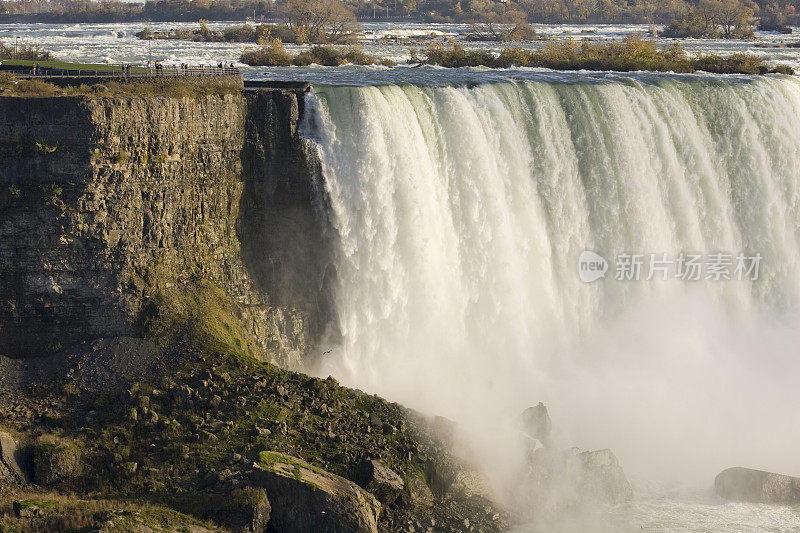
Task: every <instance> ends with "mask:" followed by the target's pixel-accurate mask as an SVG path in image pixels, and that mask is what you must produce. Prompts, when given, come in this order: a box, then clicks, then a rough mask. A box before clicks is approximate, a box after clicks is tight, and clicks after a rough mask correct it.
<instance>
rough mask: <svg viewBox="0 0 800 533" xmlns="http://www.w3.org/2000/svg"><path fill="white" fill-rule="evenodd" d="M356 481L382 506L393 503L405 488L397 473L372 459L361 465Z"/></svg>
mask: <svg viewBox="0 0 800 533" xmlns="http://www.w3.org/2000/svg"><path fill="white" fill-rule="evenodd" d="M356 481H358V484H359V485H361V486H362V487H363V488H364V489H366V490H368V491H369V492H371V493H372V494H374V495H375V497H376V498H378V500H379V501H380V502H381V503H383V504H384V505H390V504H392V503H394V502H395V501H396V500H397V498H398V496H400V494H401V493H402V492H403V488H404V487H405V484H404V483H403V478H401V477H400V475H399V474H398V473H397V472H395V471H394V470H392V469H391V468H389V467H388V466H386V465H385V464H383V463H382V462H381V461H376V460H374V459H373V460H370V461H364V462H363V463H362V464H361V467H360V468H359V472H358V479H357V480H356Z"/></svg>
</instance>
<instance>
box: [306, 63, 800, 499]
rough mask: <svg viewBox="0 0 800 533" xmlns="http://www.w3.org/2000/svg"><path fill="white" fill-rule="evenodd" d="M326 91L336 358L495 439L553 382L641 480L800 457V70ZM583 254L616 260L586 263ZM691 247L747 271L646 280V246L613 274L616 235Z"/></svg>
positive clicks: (792, 469)
mask: <svg viewBox="0 0 800 533" xmlns="http://www.w3.org/2000/svg"><path fill="white" fill-rule="evenodd" d="M307 109H308V112H307V114H306V119H307V120H306V123H305V125H304V126H303V128H304V134H305V135H306V136H307V137H310V138H312V139H314V140H315V141H316V143H317V147H318V150H319V152H320V158H321V160H322V164H323V180H324V187H325V192H326V194H327V196H328V199H327V203H328V205H329V206H330V213H329V214H328V216H329V217H330V220H331V224H332V230H333V233H334V241H335V259H334V266H335V269H336V274H337V277H336V286H335V317H334V324H332V330H334V332H335V333H334V334H332V335H331V341H330V344H331V346H330V347H332V352H331V354H330V355H328V356H326V358H325V359H324V361H323V363H322V364H323V367H322V368H321V369H320V373H322V374H325V375H327V374H328V373H332V374H334V375H336V376H337V377H340V378H341V379H342V380H343V381H344V382H345V383H346V384H350V385H355V386H359V387H361V388H364V389H367V390H369V391H371V392H377V393H381V394H383V395H386V396H388V397H389V398H390V399H393V400H397V401H400V402H403V403H406V404H408V405H410V406H412V407H417V408H421V409H423V410H425V411H427V412H432V413H437V414H444V415H446V416H450V417H452V418H455V419H458V420H460V421H462V422H464V423H465V426H467V427H469V428H471V429H470V431H471V432H472V435H473V436H474V437H475V438H476V439H477V440H479V441H480V440H483V444H486V445H487V446H488V447H489V448H491V447H492V446H495V447H496V446H502V445H503V444H504V443H507V440H508V439H507V437H506V436H505V435H506V434H505V433H503V432H502V431H499V429H498V428H500V427H501V426H502V425H503V421H504V420H507V419H509V418H511V417H513V416H515V415H516V414H518V413H519V412H520V411H521V410H522V409H523V408H525V407H526V406H528V405H531V404H535V403H536V402H538V401H540V400H542V401H545V402H546V403H547V404H548V406H549V407H550V411H551V414H552V415H553V419H554V421H555V425H556V427H558V428H560V438H561V439H562V440H563V441H564V442H565V443H574V444H576V445H579V446H581V447H585V448H593V447H594V448H596V447H607V446H608V447H611V448H613V449H614V451H615V452H616V453H617V455H618V456H619V458H620V460H621V462H622V464H623V466H624V467H625V468H626V471H628V473H629V474H632V477H633V479H634V480H636V481H638V488H639V490H640V492H641V491H642V490H644V489H645V488H646V483H647V482H648V481H649V480H654V479H655V480H661V481H681V482H690V483H696V484H697V485H698V486H702V487H705V486H710V485H711V483H712V480H713V476H714V474H715V473H716V472H718V471H719V470H721V469H722V468H725V467H728V466H733V465H736V464H742V465H745V466H753V467H763V468H767V469H773V470H778V471H782V472H786V473H794V474H800V455H798V454H797V453H796V450H797V446H798V444H800V411H798V409H797V408H796V407H797V405H798V401H800V372H798V370H800V360H798V359H800V358H798V357H797V356H796V353H795V352H796V351H797V350H796V348H795V346H796V344H797V341H798V340H800V328H799V327H798V324H800V320H798V318H797V313H796V309H797V305H798V302H800V268H798V261H799V260H800V80H797V79H795V78H788V77H782V78H768V77H759V78H743V77H742V78H729V79H723V78H720V77H699V76H684V77H681V76H665V75H661V76H645V75H640V76H637V75H631V76H617V77H609V78H608V79H586V78H580V77H575V78H574V79H567V80H564V79H563V78H559V80H555V81H547V80H538V81H518V82H505V83H487V84H479V85H475V86H470V87H452V86H441V87H426V86H415V85H385V86H368V87H316V88H315V91H314V94H313V95H311V96H310V97H309V102H308V107H307ZM584 250H591V251H594V252H597V253H598V254H600V255H601V256H602V257H604V258H605V259H606V260H608V263H609V270H608V272H606V275H605V278H602V279H599V280H597V281H594V282H591V283H585V282H583V281H581V279H580V278H579V275H578V258H579V257H580V255H581V253H582V252H583V251H584ZM681 252H684V253H687V254H688V253H697V254H700V255H702V257H703V259H702V261H703V262H704V266H705V268H706V269H708V268H711V267H709V266H708V263H710V262H713V261H712V259H711V258H710V256H711V254H713V253H716V252H726V253H729V254H732V264H731V266H730V273H731V277H732V278H733V279H731V280H728V281H725V280H720V281H714V280H705V279H701V280H699V281H686V280H682V279H677V278H676V277H675V273H676V271H675V269H676V268H677V266H676V265H675V263H673V264H671V265H670V267H669V268H670V271H669V279H668V280H667V281H664V280H662V279H661V277H660V274H657V275H656V276H655V278H654V279H651V280H647V279H645V278H646V277H647V274H648V272H647V271H648V268H649V256H645V257H644V259H643V263H644V264H643V266H642V271H641V279H639V280H638V281H636V280H627V281H626V280H616V279H615V274H616V270H615V269H616V267H617V263H618V255H619V254H623V253H628V254H657V257H658V258H662V255H661V254H664V253H666V254H668V259H671V260H674V259H676V258H677V257H678V255H679V254H680V253H681ZM740 252H741V253H743V254H744V255H745V257H753V256H755V254H760V255H761V256H762V257H763V259H762V260H761V263H760V268H759V272H758V279H757V280H755V281H750V280H748V279H743V280H741V281H740V280H738V279H737V277H736V275H735V272H734V269H735V267H736V256H737V255H738V254H739V253H740ZM707 272H710V270H704V271H703V272H702V275H701V277H702V278H705V277H706V273H707ZM746 277H747V276H745V278H746ZM496 429H497V431H495V430H496Z"/></svg>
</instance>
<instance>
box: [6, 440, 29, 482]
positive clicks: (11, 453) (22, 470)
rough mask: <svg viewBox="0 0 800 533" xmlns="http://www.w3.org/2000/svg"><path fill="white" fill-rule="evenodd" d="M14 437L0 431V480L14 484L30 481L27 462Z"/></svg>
mask: <svg viewBox="0 0 800 533" xmlns="http://www.w3.org/2000/svg"><path fill="white" fill-rule="evenodd" d="M26 459H27V458H26V456H25V453H24V452H23V450H22V449H21V448H20V447H19V445H18V444H17V442H16V440H14V437H12V436H11V435H9V434H8V433H6V432H4V431H0V478H3V479H5V480H6V481H8V482H11V483H14V484H22V483H27V482H29V481H30V477H31V476H30V468H29V465H28V463H29V461H27V460H26Z"/></svg>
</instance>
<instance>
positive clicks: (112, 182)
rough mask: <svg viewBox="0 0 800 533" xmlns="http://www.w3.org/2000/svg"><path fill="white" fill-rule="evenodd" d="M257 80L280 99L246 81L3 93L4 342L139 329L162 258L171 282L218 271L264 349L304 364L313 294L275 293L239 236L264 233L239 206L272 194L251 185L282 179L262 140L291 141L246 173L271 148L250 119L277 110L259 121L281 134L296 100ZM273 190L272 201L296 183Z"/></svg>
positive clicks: (33, 351)
mask: <svg viewBox="0 0 800 533" xmlns="http://www.w3.org/2000/svg"><path fill="white" fill-rule="evenodd" d="M264 94H265V95H264V96H263V99H266V100H270V99H272V100H274V105H272V106H271V107H270V106H268V105H260V106H256V107H254V106H251V105H249V104H248V101H247V100H246V98H245V97H244V96H243V95H242V94H240V93H228V94H222V93H221V94H218V95H209V96H196V97H186V98H178V97H114V98H95V99H93V98H40V99H25V98H3V99H0V302H2V303H0V354H3V355H9V356H13V357H31V356H40V355H46V354H49V353H53V352H56V351H58V350H60V349H62V348H65V347H68V346H70V345H72V344H75V343H78V342H81V341H84V340H89V339H94V338H101V337H119V336H136V335H137V334H138V324H137V316H138V314H139V312H140V310H141V309H142V307H143V306H144V305H145V304H146V298H145V293H146V286H147V284H148V283H150V282H151V281H152V280H151V279H150V277H152V273H153V272H154V271H156V270H157V271H158V272H159V276H160V277H161V281H164V282H166V283H168V284H171V285H180V284H181V283H182V282H183V281H185V280H188V279H190V278H198V277H200V278H204V279H208V280H210V281H211V282H213V283H215V284H217V285H218V286H220V287H221V288H222V289H224V290H225V291H226V292H227V293H229V294H230V295H232V296H233V297H234V298H235V299H236V300H237V301H239V302H240V303H241V304H242V308H243V313H242V315H243V316H242V317H241V318H242V320H243V321H244V322H245V323H246V324H248V329H250V330H252V334H253V336H254V337H255V338H256V339H257V341H258V343H259V344H260V346H261V347H262V348H263V349H264V350H265V351H268V352H269V353H272V354H274V358H275V359H276V361H277V362H279V363H281V364H284V365H291V366H301V359H302V356H303V355H304V354H305V352H306V351H307V350H308V346H309V344H310V341H309V338H308V335H309V328H308V323H309V318H308V317H309V310H310V308H311V307H310V306H308V305H306V306H299V305H292V303H291V302H290V301H289V298H283V299H282V300H281V301H278V298H277V297H274V296H273V294H272V293H273V292H275V287H274V286H268V285H267V284H266V283H265V279H264V278H263V276H261V275H260V273H259V272H256V271H253V269H252V268H251V267H252V265H251V264H249V263H248V262H246V261H243V258H242V255H243V254H242V249H243V247H244V246H243V244H242V239H243V237H245V238H246V239H247V243H246V248H247V249H256V248H259V247H260V248H261V249H269V246H270V245H271V243H270V242H267V241H264V240H263V239H262V241H261V242H259V241H258V239H259V238H260V236H259V235H256V236H255V237H252V236H249V235H248V234H247V230H248V229H250V228H251V227H252V224H250V223H249V222H248V220H250V219H249V218H247V217H244V218H243V217H242V211H243V209H244V210H246V211H248V212H251V210H252V209H262V208H263V209H266V208H268V207H269V206H268V205H265V204H264V202H261V201H260V200H258V199H257V200H255V201H253V200H252V199H249V198H248V197H247V195H248V194H250V195H254V194H256V193H257V192H258V191H257V189H258V186H257V184H258V183H260V182H265V183H268V182H270V180H272V181H281V180H280V179H279V178H276V177H274V176H272V175H270V174H269V172H280V168H281V163H280V161H278V160H277V158H278V157H279V155H280V154H279V153H278V152H276V151H275V150H272V149H271V148H270V147H274V148H275V149H276V150H277V149H278V148H283V147H285V146H284V145H283V144H281V143H278V142H277V141H276V142H273V144H271V145H270V144H268V145H267V148H266V152H267V156H268V157H270V158H271V163H270V166H269V169H268V170H269V172H266V173H265V172H262V173H259V174H258V175H253V174H252V173H251V174H247V172H245V171H244V170H243V161H248V160H249V159H248V158H249V157H250V156H249V155H247V154H246V153H245V152H246V151H247V150H250V149H255V147H256V145H258V149H259V150H261V151H262V152H263V151H264V150H265V149H264V147H263V146H262V145H261V144H259V143H260V142H261V139H257V140H256V141H255V143H252V142H246V129H247V128H246V127H245V124H246V122H248V121H252V120H258V119H257V118H248V117H250V115H251V114H254V113H255V114H262V113H273V114H274V116H265V117H262V118H263V120H264V121H265V123H267V125H268V126H267V129H268V130H269V131H270V132H272V130H275V131H276V132H279V133H275V134H274V135H273V137H279V136H280V135H283V137H282V138H286V136H287V135H289V134H290V133H293V132H294V131H295V126H292V124H294V123H296V120H297V118H296V115H297V113H298V111H297V98H296V96H295V95H294V94H285V93H283V92H280V91H277V92H275V94H274V95H271V94H272V93H271V92H269V91H265V92H264ZM292 113H294V115H292ZM293 116H294V119H292V117H293ZM270 128H271V129H270ZM284 130H286V131H284ZM279 134H280V135H279ZM284 144H285V143H284ZM287 157H289V158H290V159H291V160H292V161H295V160H296V159H297V156H296V154H294V153H289V152H287ZM247 166H248V169H249V170H252V169H253V165H247ZM302 178H303V176H301V175H300V174H298V173H296V172H295V173H293V174H291V175H289V174H287V175H286V176H283V180H284V181H285V182H287V183H291V182H292V181H293V180H299V179H302ZM248 183H250V184H251V185H248V186H246V184H248ZM297 187H299V186H297ZM277 194H278V197H276V198H274V202H273V203H277V202H279V201H280V195H281V194H294V193H293V192H292V190H291V189H290V188H287V187H284V188H283V189H278V190H277ZM292 198H294V197H292ZM243 206H244V207H243ZM310 209H311V207H310V204H309V206H308V210H310ZM272 229H275V227H273V228H272ZM261 237H263V232H262V235H261ZM290 259H291V258H290ZM284 267H285V268H286V269H290V268H291V265H284Z"/></svg>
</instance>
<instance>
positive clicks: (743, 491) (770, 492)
mask: <svg viewBox="0 0 800 533" xmlns="http://www.w3.org/2000/svg"><path fill="white" fill-rule="evenodd" d="M714 489H715V490H716V492H717V494H718V495H719V496H721V497H722V498H725V499H726V500H737V501H746V502H754V503H777V504H789V505H792V504H800V478H797V477H792V476H787V475H784V474H774V473H772V472H765V471H763V470H753V469H751V468H743V467H734V468H728V469H727V470H723V471H722V472H720V473H719V474H717V477H716V478H715V479H714Z"/></svg>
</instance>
